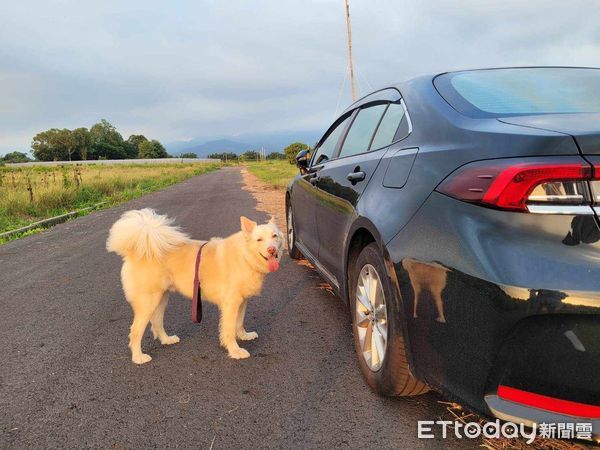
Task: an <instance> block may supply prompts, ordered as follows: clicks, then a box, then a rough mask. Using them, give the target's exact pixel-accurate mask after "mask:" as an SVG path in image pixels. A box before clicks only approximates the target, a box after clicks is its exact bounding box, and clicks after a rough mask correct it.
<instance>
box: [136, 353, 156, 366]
mask: <svg viewBox="0 0 600 450" xmlns="http://www.w3.org/2000/svg"><path fill="white" fill-rule="evenodd" d="M131 360H132V361H133V362H134V363H135V364H146V363H147V362H150V361H152V356H150V355H147V354H146V353H141V354H140V355H139V356H132V357H131Z"/></svg>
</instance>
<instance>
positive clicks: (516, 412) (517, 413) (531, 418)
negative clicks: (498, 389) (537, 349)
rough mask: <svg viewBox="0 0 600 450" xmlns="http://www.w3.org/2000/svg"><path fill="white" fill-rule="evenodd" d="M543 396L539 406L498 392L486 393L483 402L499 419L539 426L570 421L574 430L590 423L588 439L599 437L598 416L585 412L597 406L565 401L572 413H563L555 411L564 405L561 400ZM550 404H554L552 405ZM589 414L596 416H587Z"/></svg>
mask: <svg viewBox="0 0 600 450" xmlns="http://www.w3.org/2000/svg"><path fill="white" fill-rule="evenodd" d="M521 392H524V391H521ZM543 397H544V398H545V399H546V400H545V401H544V403H545V404H544V405H540V406H539V407H536V406H532V405H531V404H527V403H528V402H527V400H524V399H518V400H514V401H512V400H508V399H506V398H503V397H501V396H500V395H498V394H488V395H486V396H485V402H486V403H487V406H488V408H489V409H490V411H491V413H492V414H493V415H494V416H495V417H497V418H498V419H501V420H506V421H510V422H515V423H523V424H525V425H527V426H529V427H532V426H534V425H537V426H539V425H540V424H558V423H561V424H567V423H570V424H573V425H574V427H573V428H574V429H575V431H578V429H580V430H581V429H585V428H587V427H586V424H591V427H592V429H591V436H590V439H592V438H598V437H600V418H598V416H597V415H596V413H595V412H592V413H590V414H585V410H587V409H589V408H598V407H595V406H590V405H582V404H573V403H572V402H567V403H569V404H570V407H568V409H569V410H571V412H573V413H574V414H564V413H561V412H559V411H557V410H560V409H561V408H562V407H563V406H564V402H563V401H560V400H559V401H556V399H552V398H550V397H545V396H543ZM524 402H525V403H524ZM552 405H556V406H555V407H552ZM548 408H550V409H548ZM577 409H580V410H581V412H582V413H583V415H578V414H579V413H578V412H577ZM589 415H593V416H596V417H595V418H594V417H588V416H589Z"/></svg>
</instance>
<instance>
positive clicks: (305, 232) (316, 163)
mask: <svg viewBox="0 0 600 450" xmlns="http://www.w3.org/2000/svg"><path fill="white" fill-rule="evenodd" d="M349 119H350V115H349V114H347V115H345V116H342V117H341V118H340V119H338V120H337V121H336V122H335V123H334V124H333V125H332V126H331V127H330V128H329V130H328V131H327V133H325V135H324V136H323V137H322V138H321V140H320V141H319V142H318V143H317V145H316V146H315V149H314V151H313V156H312V158H311V163H310V165H309V167H308V170H307V172H306V173H305V174H303V175H301V176H300V177H298V178H297V180H296V181H295V183H294V186H293V188H292V191H291V205H292V215H293V221H294V231H295V233H296V240H297V242H298V244H299V248H300V251H301V252H302V253H303V254H304V256H306V257H308V258H309V259H312V260H314V259H316V257H317V255H318V253H319V235H318V232H317V222H316V204H317V197H318V193H317V187H316V182H317V180H318V173H319V171H320V170H321V168H322V167H323V164H324V162H326V161H328V160H329V159H330V158H331V157H332V156H333V155H334V153H335V151H336V150H337V148H338V142H339V140H340V137H341V136H342V135H343V132H344V130H345V128H346V127H347V125H348V122H349Z"/></svg>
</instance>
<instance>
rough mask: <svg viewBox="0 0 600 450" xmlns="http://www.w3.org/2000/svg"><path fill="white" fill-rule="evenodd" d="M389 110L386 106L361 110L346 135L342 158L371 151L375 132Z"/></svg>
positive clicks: (341, 152)
mask: <svg viewBox="0 0 600 450" xmlns="http://www.w3.org/2000/svg"><path fill="white" fill-rule="evenodd" d="M386 108H387V105H386V104H383V105H375V106H371V107H369V108H364V109H361V110H360V111H359V112H358V115H357V116H356V118H355V119H354V122H352V126H351V127H350V130H349V131H348V134H346V139H345V140H344V144H343V145H342V150H341V151H340V156H350V155H356V154H358V153H363V152H366V151H368V150H369V144H370V142H371V138H372V137H373V132H374V131H375V128H376V127H377V124H378V123H379V119H381V115H382V114H383V112H384V111H385V109H386Z"/></svg>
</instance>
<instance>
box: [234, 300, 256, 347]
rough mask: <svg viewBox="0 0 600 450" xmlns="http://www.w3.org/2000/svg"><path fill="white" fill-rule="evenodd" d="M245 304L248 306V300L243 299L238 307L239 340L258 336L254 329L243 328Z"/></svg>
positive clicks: (247, 339)
mask: <svg viewBox="0 0 600 450" xmlns="http://www.w3.org/2000/svg"><path fill="white" fill-rule="evenodd" d="M246 306H248V300H244V301H243V302H242V304H241V305H240V307H239V309H238V315H237V338H238V339H239V340H240V341H251V340H253V339H256V338H257V337H258V333H257V332H256V331H246V329H245V328H244V317H245V316H246Z"/></svg>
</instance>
